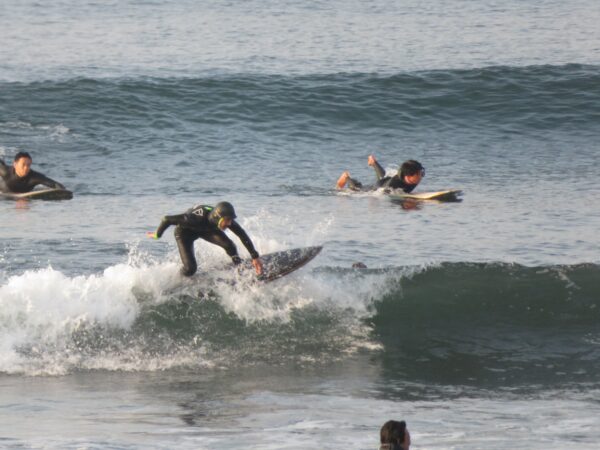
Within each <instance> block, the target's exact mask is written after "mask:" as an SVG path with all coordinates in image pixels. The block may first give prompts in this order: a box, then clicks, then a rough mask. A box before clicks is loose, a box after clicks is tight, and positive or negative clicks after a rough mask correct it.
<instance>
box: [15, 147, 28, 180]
mask: <svg viewBox="0 0 600 450" xmlns="http://www.w3.org/2000/svg"><path fill="white" fill-rule="evenodd" d="M31 162H32V159H31V155H30V154H29V153H27V152H19V153H17V154H16V155H15V159H14V160H13V167H14V169H15V173H16V174H17V176H18V177H24V176H27V174H28V173H29V171H30V170H31Z"/></svg>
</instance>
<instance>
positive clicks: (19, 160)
mask: <svg viewBox="0 0 600 450" xmlns="http://www.w3.org/2000/svg"><path fill="white" fill-rule="evenodd" d="M32 161H33V160H32V158H31V155H30V154H29V153H27V152H19V153H17V154H16V155H15V158H14V160H13V165H12V167H9V166H7V165H6V164H5V163H4V161H2V160H1V159H0V192H4V193H12V194H21V193H24V192H31V191H32V190H33V188H34V187H36V186H37V185H38V184H41V185H44V186H48V187H50V188H54V189H65V187H64V186H63V185H62V184H60V183H59V182H57V181H54V180H53V179H51V178H48V177H47V176H46V175H44V174H42V173H39V172H36V171H35V170H32V169H31V163H32Z"/></svg>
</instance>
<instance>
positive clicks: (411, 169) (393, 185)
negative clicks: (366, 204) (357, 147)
mask: <svg viewBox="0 0 600 450" xmlns="http://www.w3.org/2000/svg"><path fill="white" fill-rule="evenodd" d="M367 164H368V165H369V166H371V167H373V169H375V175H376V176H377V181H376V183H375V185H374V186H370V187H366V188H365V187H363V184H362V183H361V182H360V181H357V180H355V179H354V178H351V177H350V173H349V172H348V171H346V172H344V173H342V175H341V176H340V178H339V179H338V181H337V183H336V185H337V187H338V188H339V189H343V188H344V187H345V186H346V185H348V187H349V188H350V189H351V190H353V191H360V190H373V189H378V188H385V189H402V190H403V191H404V192H406V193H409V192H412V191H413V190H414V189H415V188H416V187H417V185H418V184H419V183H420V182H421V180H422V179H423V177H424V176H425V168H424V167H423V165H422V164H421V163H420V162H419V161H416V160H414V159H409V160H408V161H404V162H403V163H402V165H401V166H400V169H398V173H397V174H395V175H394V176H391V177H390V176H386V175H385V170H383V167H381V164H379V162H378V161H377V159H375V155H369V159H368V161H367Z"/></svg>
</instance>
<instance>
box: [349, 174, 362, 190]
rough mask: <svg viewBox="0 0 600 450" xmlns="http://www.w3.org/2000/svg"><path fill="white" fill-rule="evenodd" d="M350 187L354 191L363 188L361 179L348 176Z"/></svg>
mask: <svg viewBox="0 0 600 450" xmlns="http://www.w3.org/2000/svg"><path fill="white" fill-rule="evenodd" d="M348 187H349V188H350V189H351V190H353V191H360V190H361V189H362V188H363V185H362V183H361V182H360V181H358V180H355V179H354V178H350V177H348Z"/></svg>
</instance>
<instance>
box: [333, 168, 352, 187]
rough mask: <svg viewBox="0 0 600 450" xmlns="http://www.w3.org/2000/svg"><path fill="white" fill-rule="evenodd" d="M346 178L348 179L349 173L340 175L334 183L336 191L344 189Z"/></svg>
mask: <svg viewBox="0 0 600 450" xmlns="http://www.w3.org/2000/svg"><path fill="white" fill-rule="evenodd" d="M348 178H350V172H348V171H345V172H344V173H342V174H341V175H340V177H339V178H338V180H337V183H336V185H337V187H338V189H344V186H346V183H347V182H348Z"/></svg>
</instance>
